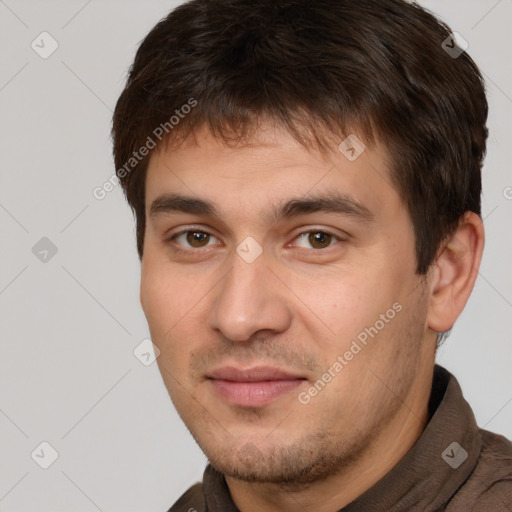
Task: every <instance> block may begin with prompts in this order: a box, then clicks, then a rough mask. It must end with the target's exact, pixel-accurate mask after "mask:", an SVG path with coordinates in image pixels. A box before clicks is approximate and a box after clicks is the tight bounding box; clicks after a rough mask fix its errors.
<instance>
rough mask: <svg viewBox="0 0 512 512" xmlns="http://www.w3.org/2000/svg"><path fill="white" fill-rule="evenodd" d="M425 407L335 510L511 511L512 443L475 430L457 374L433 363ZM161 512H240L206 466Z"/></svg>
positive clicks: (221, 480)
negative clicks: (402, 445) (414, 426)
mask: <svg viewBox="0 0 512 512" xmlns="http://www.w3.org/2000/svg"><path fill="white" fill-rule="evenodd" d="M429 411H430V420H429V423H428V424H427V426H426V428H425V430H424V431H423V434H422V435H421V436H420V438H419V439H418V440H417V441H416V443H415V444H414V445H413V446H412V447H411V449H410V450H409V451H408V452H407V453H406V454H405V456H404V457H403V458H402V459H401V460H400V461H399V462H398V463H397V464H396V465H395V467H393V469H391V471H389V472H388V473H387V474H386V475H384V476H383V477H382V478H381V479H380V480H379V481H378V482H377V483H376V484H375V485H373V486H372V487H371V488H370V489H368V490H367V491H366V492H364V493H363V494H362V495H361V496H359V497H358V498H357V499H355V500H354V501H352V502H351V503H349V504H348V505H347V506H346V507H344V508H343V509H341V511H340V512H391V511H392V512H402V511H418V512H419V511H422V512H440V511H444V512H512V443H511V442H510V441H509V440H508V439H506V438H505V437H503V436H500V435H497V434H493V433H492V432H488V431H487V430H483V429H480V428H478V426H477V424H476V421H475V416H474V415H473V411H472V410H471V407H470V406H469V404H468V403H467V402H466V400H465V399H464V397H463V395H462V391H461V389H460V386H459V383H458V382H457V379H456V378H455V377H454V376H453V375H452V374H451V373H449V372H448V371H447V370H445V369H444V368H442V367H441V366H439V365H436V366H435V369H434V379H433V385H432V393H431V396H430V402H429ZM168 512H240V511H239V510H238V509H237V508H236V506H235V504H234V503H233V501H232V499H231V496H230V494H229V489H228V487H227V485H226V481H225V480H224V477H223V476H222V475H221V474H220V473H219V472H218V471H216V470H215V469H214V468H213V467H212V466H211V465H210V464H208V465H207V467H206V469H205V472H204V476H203V483H198V484H196V485H194V486H192V487H191V488H190V489H189V490H188V491H187V492H185V494H183V495H182V496H181V497H180V498H179V499H178V501H177V502H176V503H175V504H174V505H173V506H172V507H171V508H170V509H169V511H168ZM242 512H243V511H242ZM311 512H314V511H313V510H312V511H311Z"/></svg>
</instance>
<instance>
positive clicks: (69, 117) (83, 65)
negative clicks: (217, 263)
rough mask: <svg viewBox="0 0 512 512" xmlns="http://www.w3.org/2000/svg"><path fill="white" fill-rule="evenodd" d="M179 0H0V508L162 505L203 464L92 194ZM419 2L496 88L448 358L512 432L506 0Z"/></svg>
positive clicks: (106, 207)
mask: <svg viewBox="0 0 512 512" xmlns="http://www.w3.org/2000/svg"><path fill="white" fill-rule="evenodd" d="M177 3H178V2H165V1H154V0H153V1H145V2H142V1H139V2H135V1H126V0H124V1H120V0H118V1H112V0H109V1H99V0H92V1H85V0H84V1H80V2H78V1H69V0H68V1H51V2H50V1H46V2H42V1H37V2H36V1H28V0H27V1H23V0H18V1H16V0H0V38H1V39H0V51H1V61H0V62H1V65H0V113H1V114H0V115H1V117H0V119H1V122H0V140H1V141H2V144H1V161H0V162H1V171H0V173H1V187H0V229H1V246H0V256H1V265H0V311H1V313H0V314H1V354H2V357H1V358H0V434H1V435H0V452H1V464H0V511H3V512H19V511H25V512H26V511H31V512H37V511H43V510H44V511H53V512H56V511H70V510H73V511H84V512H87V511H96V510H101V511H105V512H106V511H121V510H122V511H127V512H128V511H146V512H147V511H155V512H156V511H164V510H167V508H168V507H169V506H170V505H171V504H172V503H173V502H174V500H175V499H176V498H177V497H178V496H179V495H180V494H181V493H182V492H183V491H184V490H185V489H186V488H188V486H189V485H191V484H192V483H193V482H195V481H196V480H198V479H200V478H201V475H202V471H203V468H204V465H205V458H204V456H203V455H202V453H201V452H200V450H199V448H198V447H197V446H196V445H195V443H194V441H193V440H192V438H191V437H190V435H189V434H188V432H187V430H186V428H185V427H184V426H183V424H182V423H181V421H180V420H179V418H178V416H177V414H176V412H175V411H174V409H173V407H172V404H171V402H170V400H169V398H168V395H167V391H166V390H165V388H164V386H163V383H162V380H161V377H160V374H159V373H158V369H157V367H156V364H152V365H150V366H144V365H143V364H142V363H141V362H140V361H139V360H138V359H137V358H136V357H135V356H134V354H133V350H134V349H135V347H137V346H138V345H139V344H140V343H141V341H142V340H143V339H145V338H147V337H148V336H149V331H148V329H147V325H146V322H145V318H144V316H143V314H142V311H141V308H140V305H139V302H138V300H139V297H138V285H139V278H140V267H139V261H138V258H137V254H136V250H135V236H134V228H133V226H134V224H133V220H132V215H131V212H130V210H129V208H128V206H127V205H126V204H125V202H124V198H123V196H122V194H121V191H120V189H119V188H116V189H114V190H113V191H112V192H110V193H109V194H107V197H106V198H105V199H103V200H102V201H99V200H97V199H95V198H94V197H93V195H92V190H93V189H94V187H96V186H100V185H101V184H102V183H104V182H105V181H106V180H107V179H108V178H109V177H110V176H111V175H112V173H113V172H114V168H113V162H112V157H111V142H110V123H111V116H112V109H113V108H114V105H115V102H116V100H117V97H118V95H119V94H120V92H121V90H122V87H123V85H124V80H125V78H126V71H127V69H128V66H129V65H130V64H131V62H132V59H133V56H134V52H135V50H136V48H137V46H138V43H139V42H140V41H141V39H142V38H143V37H144V36H145V34H146V33H147V32H148V31H149V30H150V29H151V28H152V27H153V25H154V24H155V23H156V22H157V21H158V20H159V19H160V18H162V17H163V16H164V15H165V14H167V12H168V11H169V10H170V9H171V8H172V7H174V6H175V5H177ZM421 3H422V4H423V5H425V6H426V7H428V8H430V9H431V10H433V11H434V12H436V13H438V14H439V15H440V16H441V17H442V18H444V19H445V20H446V21H448V23H449V24H450V25H451V27H452V28H453V30H455V31H457V32H459V33H460V34H461V35H462V36H463V37H464V39H466V40H467V41H468V43H469V48H468V52H469V53H470V54H471V56H472V57H473V58H474V60H475V61H476V62H477V64H479V66H480V67H481V69H482V71H483V72H484V73H485V76H486V80H487V84H488V91H489V102H490V120H489V127H490V140H489V146H488V156H487V159H486V165H485V169H484V196H483V212H484V217H485V223H484V224H485V227H486V233H487V243H486V249H485V254H484V259H483V263H482V267H481V271H480V276H479V278H478V280H477V283H476V287H475V290H474V292H473V295H472V297H471V299H470V301H469V303H468V305H467V307H466V309H465V311H464V313H463V314H462V316H461V318H460V320H459V321H458V322H457V324H456V326H455V328H454V330H453V333H452V335H451V337H450V338H449V339H448V341H447V342H446V344H445V345H444V346H443V347H442V349H441V350H440V353H439V356H438V361H439V362H440V363H442V364H444V365H445V366H446V367H447V368H448V369H449V370H450V371H452V372H453V373H454V374H455V375H456V376H457V378H458V379H459V382H460V383H461V385H462V389H463V391H464V393H465V396H466V398H467V399H468V401H469V402H470V403H471V405H472V406H473V408H474V411H475V415H476V417H477V420H478V422H479V424H480V425H481V426H485V428H487V429H489V430H493V431H495V432H498V433H501V434H503V435H505V436H507V437H509V438H512V386H511V377H510V366H511V343H510V340H511V331H512V322H511V321H510V319H511V316H512V315H511V309H512V275H511V272H510V267H509V264H510V261H512V234H511V229H510V219H511V213H512V200H511V199H510V198H511V197H512V188H510V187H512V175H511V172H510V162H511V160H512V158H511V157H512V154H511V148H512V144H511V135H512V126H511V119H512V74H511V68H510V55H511V54H512V39H511V34H512V2H511V1H510V0H501V1H495V0H493V1H483V0H480V1H475V0H473V1H468V0H464V1H462V0H458V1H451V2H447V1H446V0H443V1H441V0H436V1H428V2H421ZM43 31H47V32H48V33H49V34H51V37H52V38H53V39H54V40H56V41H57V43H58V45H59V46H58V49H57V50H56V51H55V52H54V53H53V54H52V55H51V56H49V57H48V58H46V59H43V58H41V57H40V55H39V54H38V53H36V51H34V50H33V49H32V47H31V43H32V41H34V40H35V44H39V47H40V48H39V51H43V50H44V51H48V50H49V49H51V41H50V40H49V39H45V40H44V43H41V37H38V36H39V34H40V33H41V32H43ZM44 37H47V36H44ZM440 43H441V42H440ZM43 44H44V49H43V48H42V46H43ZM507 187H508V188H507ZM507 197H508V199H507ZM43 237H47V238H48V239H49V240H51V242H52V243H53V244H54V245H55V246H56V248H57V252H56V254H55V255H53V256H52V253H51V252H49V253H48V254H47V255H46V259H47V261H46V262H43V261H40V259H39V258H42V257H44V256H43V255H44V253H39V252H38V251H42V250H44V249H45V245H44V244H45V243H46V244H47V242H45V241H43V242H39V243H40V244H43V245H42V246H36V249H35V250H34V252H36V254H34V252H33V249H32V248H33V247H34V246H35V245H36V244H37V243H38V241H39V240H40V239H41V238H43ZM43 441H46V442H48V443H50V445H51V446H52V447H53V448H54V449H55V450H56V451H57V452H58V458H57V460H56V461H55V462H54V463H53V464H52V465H51V466H50V467H49V468H48V469H42V468H41V467H40V465H39V464H41V463H44V461H45V460H46V461H47V462H48V461H49V460H50V459H49V458H51V452H50V450H49V449H48V448H45V447H44V446H43V447H42V448H41V447H40V443H41V442H43ZM34 450H36V452H35V453H36V455H34V457H33V458H32V457H31V454H32V453H33V452H34ZM41 450H42V451H41ZM37 454H39V456H37ZM36 462H37V463H36Z"/></svg>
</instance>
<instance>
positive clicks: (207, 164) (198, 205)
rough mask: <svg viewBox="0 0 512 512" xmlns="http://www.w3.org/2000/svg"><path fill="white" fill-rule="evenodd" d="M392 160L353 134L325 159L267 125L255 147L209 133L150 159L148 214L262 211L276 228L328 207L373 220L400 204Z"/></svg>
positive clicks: (159, 151)
mask: <svg viewBox="0 0 512 512" xmlns="http://www.w3.org/2000/svg"><path fill="white" fill-rule="evenodd" d="M347 149H348V151H347ZM350 149H352V152H351V151H350ZM354 153H355V155H356V158H354ZM388 161H389V156H388V153H387V151H386V150H385V148H384V147H383V146H382V145H380V144H378V143H376V144H375V146H374V147H372V148H369V147H366V148H365V147H364V145H363V143H362V141H361V140H360V139H359V138H357V136H354V135H350V137H349V138H348V139H347V138H345V139H340V140H339V141H337V140H336V139H334V140H333V142H332V145H331V146H330V147H328V148H327V150H326V151H323V152H321V151H318V150H314V149H308V148H306V147H304V146H303V145H301V144H300V143H299V142H297V141H296V140H295V139H294V138H293V137H292V136H291V135H290V134H289V133H288V132H287V131H285V130H283V129H280V128H276V127H269V126H265V127H264V128H263V129H261V130H260V131H258V132H257V133H256V134H255V135H254V136H253V137H252V139H250V140H249V141H245V142H236V143H230V144H226V143H225V142H224V141H223V140H221V139H219V138H216V137H214V136H213V135H212V134H211V133H210V132H209V131H208V130H206V129H205V128H203V129H201V130H198V131H196V132H195V133H194V134H193V136H189V137H188V138H187V139H186V140H185V141H184V142H182V143H181V144H179V145H172V144H170V145H168V146H165V145H162V146H161V147H159V148H158V149H157V150H156V151H155V152H154V153H153V154H152V155H151V159H150V162H149V166H148V171H147V178H146V212H147V214H148V216H149V217H151V216H154V215H158V214H160V213H163V212H165V211H171V210H173V209H174V210H175V211H177V210H180V209H181V210H182V211H183V210H186V209H188V210H189V211H190V212H193V211H194V210H195V211H196V213H201V214H204V215H210V216H215V217H222V216H223V214H224V213H227V211H228V210H229V208H230V206H233V205H237V208H238V210H239V211H240V209H244V211H246V212H247V211H250V210H252V211H254V213H256V212H258V214H259V215H260V216H262V215H263V217H264V220H266V221H267V222H268V223H272V222H275V221H277V220H278V219H279V217H283V214H285V213H287V212H288V213H289V212H290V211H293V210H294V211H295V212H297V211H299V210H301V209H302V210H303V211H305V210H307V209H309V210H310V211H314V210H315V208H316V209H320V206H322V208H323V207H325V208H323V209H328V208H331V209H333V211H334V210H336V209H338V210H340V211H341V210H345V213H347V214H351V215H352V216H353V217H359V218H360V219H361V220H370V219H371V218H372V216H373V215H374V212H376V211H378V210H379V209H381V208H385V207H386V206H388V207H389V206H390V204H389V203H390V202H393V201H395V202H396V201H399V198H398V196H397V194H396V191H395V189H394V187H393V185H392V184H391V180H390V177H389V176H390V174H389V168H388ZM300 200H302V203H301V204H299V205H297V202H298V201H300ZM306 200H309V204H306ZM292 201H295V203H292ZM321 203H322V204H321ZM256 206H259V209H258V210H256V209H254V208H253V207H256ZM265 212H266V213H265Z"/></svg>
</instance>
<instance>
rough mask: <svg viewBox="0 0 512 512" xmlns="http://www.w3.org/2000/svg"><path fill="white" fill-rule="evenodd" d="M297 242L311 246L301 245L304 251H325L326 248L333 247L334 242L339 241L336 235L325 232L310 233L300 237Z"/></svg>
mask: <svg viewBox="0 0 512 512" xmlns="http://www.w3.org/2000/svg"><path fill="white" fill-rule="evenodd" d="M297 240H299V241H300V242H306V243H307V244H309V247H305V246H304V245H301V244H300V243H299V247H302V248H303V249H309V248H311V247H312V248H313V249H325V248H326V247H330V246H331V245H333V241H334V242H335V241H336V240H339V239H338V237H337V236H336V235H333V234H331V233H327V232H325V231H308V232H306V233H302V234H301V235H299V236H298V237H297Z"/></svg>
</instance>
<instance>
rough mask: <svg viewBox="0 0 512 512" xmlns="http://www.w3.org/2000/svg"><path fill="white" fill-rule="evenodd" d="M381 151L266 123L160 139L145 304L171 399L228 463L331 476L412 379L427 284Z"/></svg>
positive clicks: (231, 469) (228, 471)
mask: <svg viewBox="0 0 512 512" xmlns="http://www.w3.org/2000/svg"><path fill="white" fill-rule="evenodd" d="M387 161H388V156H387V154H386V152H385V150H384V148H382V147H380V146H376V147H375V148H373V149H371V150H370V149H369V148H366V150H365V151H364V152H363V153H362V154H361V155H360V156H359V157H357V158H356V159H355V160H353V161H351V160H349V158H347V157H346V156H345V154H343V153H342V152H341V151H339V150H338V148H337V146H336V145H335V146H334V149H333V151H332V152H331V153H329V154H323V155H322V154H320V153H317V152H315V151H312V150H307V149H305V148H304V147H303V146H301V145H300V144H298V143H297V142H296V141H295V140H294V139H293V138H292V137H291V136H290V135H289V134H287V133H286V132H285V131H282V130H280V129H277V128H270V127H269V128H268V129H267V130H264V131H263V130H262V131H260V132H259V133H258V135H257V137H256V138H254V139H253V140H252V142H251V144H245V145H243V144H239V145H237V146H236V147H228V146H227V145H225V144H223V143H222V142H220V141H218V140H216V139H215V138H214V137H213V136H212V135H211V134H210V133H209V132H207V131H206V130H204V129H203V130H201V131H198V132H197V133H196V136H195V137H194V138H191V139H189V140H187V141H186V142H185V143H183V144H182V145H180V146H179V147H177V148H174V149H171V148H168V149H162V150H160V151H158V152H156V153H154V154H153V156H152V158H151V161H150V164H149V168H148V173H147V181H146V233H145V239H144V256H143V261H142V278H141V303H142V307H143V310H144V313H145V315H146V318H147V320H148V324H149V328H150V332H151V336H152V340H153V343H154V344H155V345H156V346H157V347H158V348H159V350H160V356H159V357H158V359H157V362H158V365H159V368H160V371H161V374H162V377H163V380H164V382H165V385H166V387H167V389H168V391H169V394H170V397H171V399H172V401H173V403H174V405H175V407H176V409H177V411H178V413H179V414H180V416H181V418H182V419H183V421H184V423H185V424H186V426H187V427H188V429H189V430H190V432H191V434H192V435H193V436H194V438H195V439H196V441H197V443H198V444H199V445H200V447H201V448H202V450H203V451H204V452H205V454H206V456H207V457H208V458H209V460H210V462H211V463H212V465H213V466H214V467H216V468H217V469H218V470H219V471H221V472H222V473H224V474H225V475H226V476H228V477H234V478H238V479H242V480H246V481H253V482H274V483H283V482H286V481H290V480H294V481H295V482H308V481H309V482H311V481H314V480H315V479H320V478H323V477H325V475H328V474H332V473H333V472H336V471H337V470H339V469H340V468H342V467H343V466H346V465H348V464H351V463H353V461H354V460H356V459H357V458H358V457H361V456H363V454H364V452H365V450H366V449H367V448H368V447H369V446H371V445H372V442H374V440H375V439H376V437H377V436H378V432H382V431H383V429H385V427H386V425H389V424H391V423H392V422H393V421H395V420H396V418H397V417H398V414H399V411H400V410H402V408H403V404H404V402H407V400H408V397H409V393H410V392H411V389H414V386H415V382H416V379H417V376H418V375H419V374H420V368H421V367H422V363H424V352H425V351H424V349H423V346H424V343H423V342H424V336H425V332H426V330H427V328H426V321H425V319H426V314H427V307H428V306H427V300H426V297H425V289H426V288H425V286H424V284H423V281H422V279H420V277H419V276H417V275H416V274H415V269H416V259H415V250H414V232H413V227H412V223H411V220H410V217H409V215H408V212H407V210H406V208H405V206H404V204H403V202H402V200H401V199H400V197H399V196H398V193H397V192H396V191H395V189H394V188H393V187H392V186H391V181H390V178H389V171H388V168H387ZM181 196H183V197H181ZM390 390H392V392H390Z"/></svg>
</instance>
